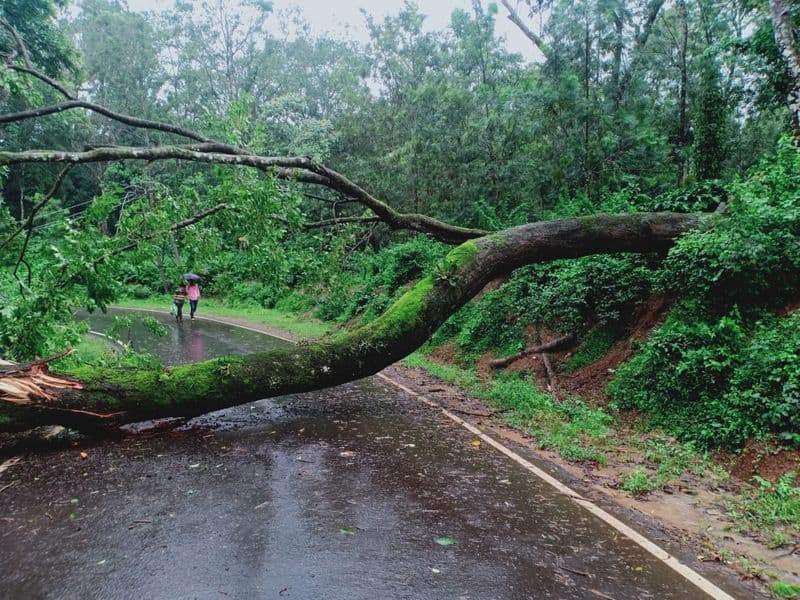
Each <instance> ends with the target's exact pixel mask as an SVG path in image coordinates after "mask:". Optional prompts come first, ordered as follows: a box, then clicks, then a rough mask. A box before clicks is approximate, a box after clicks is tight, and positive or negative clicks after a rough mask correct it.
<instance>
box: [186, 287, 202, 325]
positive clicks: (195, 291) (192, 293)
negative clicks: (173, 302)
mask: <svg viewBox="0 0 800 600" xmlns="http://www.w3.org/2000/svg"><path fill="white" fill-rule="evenodd" d="M186 297H187V298H189V317H190V318H191V319H192V320H194V313H195V312H196V311H197V301H198V300H200V286H199V285H197V282H196V281H190V282H189V283H188V284H187V285H186Z"/></svg>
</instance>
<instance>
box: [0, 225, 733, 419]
mask: <svg viewBox="0 0 800 600" xmlns="http://www.w3.org/2000/svg"><path fill="white" fill-rule="evenodd" d="M715 218H719V217H718V216H714V215H687V214H677V213H644V214H636V213H628V214H621V215H595V216H591V217H581V218H573V219H565V220H561V221H550V222H541V223H532V224H528V225H522V226H519V227H513V228H510V229H506V230H504V231H501V232H498V233H495V234H492V235H489V236H486V237H482V238H479V239H476V240H470V241H468V242H465V243H464V244H462V245H460V246H458V247H456V248H455V249H454V250H452V251H451V252H450V254H448V255H447V257H446V258H445V259H444V261H443V262H442V263H441V264H440V265H439V266H438V267H437V269H436V270H435V272H434V273H433V274H431V275H428V276H427V277H425V278H424V279H422V280H421V281H420V282H419V283H417V284H416V286H414V287H413V288H411V289H410V290H409V291H408V292H406V294H405V295H403V296H402V297H401V298H400V299H399V300H398V301H397V302H396V303H395V304H394V305H392V306H391V307H390V308H389V309H388V310H387V311H386V312H385V313H384V314H383V315H381V316H380V317H379V318H378V319H377V320H375V321H373V322H372V323H370V324H368V325H366V326H364V327H360V328H358V329H356V330H354V331H352V332H349V333H346V334H343V335H340V336H339V337H336V338H333V339H330V340H325V341H321V342H317V343H305V344H300V345H298V346H296V347H293V348H289V349H280V350H271V351H267V352H259V353H255V354H251V355H247V356H228V357H223V358H216V359H213V360H209V361H205V362H202V363H194V364H189V365H182V366H178V367H174V368H169V369H165V370H144V369H143V370H121V369H111V368H99V367H91V366H86V367H82V368H80V369H77V370H76V371H74V372H73V373H71V374H69V375H67V374H61V375H52V374H48V373H46V372H45V371H44V370H43V368H42V367H40V366H37V367H36V368H34V369H29V370H22V371H18V372H16V373H12V374H9V373H6V374H5V375H4V376H2V377H0V431H13V430H22V429H27V428H31V427H33V426H38V425H45V424H61V425H66V426H69V427H73V428H77V429H81V430H85V431H96V430H97V429H99V428H103V427H110V426H117V425H120V424H124V423H131V422H137V421H142V420H146V419H153V418H159V417H189V416H194V415H199V414H202V413H206V412H210V411H213V410H217V409H221V408H226V407H229V406H234V405H237V404H242V403H245V402H249V401H252V400H256V399H260V398H267V397H272V396H280V395H283V394H289V393H296V392H304V391H310V390H315V389H320V388H324V387H328V386H332V385H337V384H341V383H345V382H347V381H352V380H355V379H359V378H361V377H365V376H367V375H372V374H374V373H376V372H378V371H380V370H381V369H383V368H384V367H386V366H388V365H390V364H392V363H393V362H395V361H397V360H399V359H401V358H403V357H404V356H406V355H408V354H409V353H411V352H412V351H413V350H415V349H416V348H418V347H419V346H421V345H422V344H423V343H424V342H425V341H426V340H428V339H429V338H430V336H431V335H432V334H433V332H434V331H436V329H437V328H438V327H439V326H440V325H441V324H442V323H443V322H444V321H445V320H446V319H447V318H448V317H449V316H450V315H451V314H453V313H454V312H455V311H456V310H458V309H459V308H460V307H461V306H463V305H464V304H465V303H466V302H468V301H469V300H470V299H471V298H472V297H474V296H475V294H477V293H478V292H479V291H480V290H481V289H482V288H483V287H484V286H485V285H486V284H487V283H488V282H489V281H491V280H492V279H494V278H496V277H498V276H501V275H505V274H508V273H510V272H511V271H513V270H514V269H516V268H518V267H520V266H523V265H527V264H531V263H536V262H543V261H550V260H555V259H560V258H572V257H579V256H586V255H589V254H606V253H616V252H654V251H665V250H666V249H667V248H669V247H670V246H671V245H672V244H673V243H674V240H675V238H676V237H678V236H680V235H681V234H683V233H685V232H686V231H688V230H690V229H692V228H694V227H696V226H697V225H698V224H699V223H700V222H701V221H705V220H712V219H715Z"/></svg>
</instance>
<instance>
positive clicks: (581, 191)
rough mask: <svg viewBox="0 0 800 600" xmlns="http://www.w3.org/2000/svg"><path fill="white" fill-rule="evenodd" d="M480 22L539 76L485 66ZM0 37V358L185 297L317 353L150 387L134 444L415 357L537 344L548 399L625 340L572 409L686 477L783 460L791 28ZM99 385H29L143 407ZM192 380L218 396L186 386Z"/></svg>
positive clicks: (571, 16) (117, 6) (198, 30)
mask: <svg viewBox="0 0 800 600" xmlns="http://www.w3.org/2000/svg"><path fill="white" fill-rule="evenodd" d="M505 18H510V19H511V20H512V21H513V22H514V23H515V24H516V25H517V26H518V27H519V28H520V29H521V30H522V31H523V32H524V33H525V35H526V36H527V37H528V38H529V39H530V41H531V44H532V45H534V46H535V47H536V49H537V50H538V53H539V54H540V55H541V59H540V60H537V61H534V62H527V61H525V60H523V58H522V57H521V56H519V55H517V54H513V53H509V52H508V51H507V50H506V49H505V46H504V43H503V40H502V39H500V38H498V36H497V35H496V33H495V24H496V22H497V20H498V19H505ZM0 25H2V35H0V53H2V56H3V61H4V62H3V67H2V68H0V132H1V133H0V136H1V137H0V140H2V142H1V143H2V152H0V176H2V202H1V203H0V254H2V268H0V294H1V296H0V297H1V298H2V306H1V307H0V356H2V357H3V358H5V359H8V360H13V361H20V362H26V361H31V360H33V359H34V358H35V357H46V356H52V355H54V354H57V353H60V352H63V351H64V350H66V349H68V348H71V347H74V346H75V345H76V344H78V343H79V341H80V340H81V338H82V336H83V335H84V334H85V331H84V328H85V325H82V324H81V323H78V322H76V321H74V319H73V313H74V311H75V310H76V309H79V308H82V307H83V308H87V309H89V310H95V309H100V310H102V309H105V307H106V306H108V305H109V304H111V303H114V302H116V301H120V299H123V298H126V297H132V298H139V299H142V298H148V297H159V298H160V297H162V296H160V295H162V294H165V293H170V292H171V291H172V289H173V288H174V286H175V285H176V284H177V282H179V281H180V279H181V274H182V273H184V272H186V271H187V270H193V271H196V272H197V273H200V274H201V275H202V277H203V282H204V293H205V294H206V295H207V296H215V297H217V298H219V299H221V301H223V302H225V303H228V304H229V305H251V306H260V307H268V308H277V309H279V310H281V311H290V312H299V313H304V314H307V315H313V316H314V317H316V318H318V319H322V320H325V321H330V322H334V323H337V324H339V326H340V328H341V329H342V330H343V332H342V333H340V334H339V335H334V336H333V337H332V338H331V340H332V341H329V342H326V343H325V344H323V347H320V346H315V345H309V346H307V347H304V348H305V350H304V351H307V356H306V355H304V356H303V357H302V358H298V356H299V355H298V354H295V355H294V356H295V358H294V359H291V360H289V359H287V357H286V356H283V357H276V356H272V355H270V356H267V357H260V358H259V359H258V360H257V361H255V362H252V363H248V364H247V365H244V364H243V363H242V364H234V365H233V366H231V364H229V363H226V364H221V363H219V362H216V363H210V366H207V369H209V371H207V372H201V371H198V370H197V369H195V370H194V371H191V373H189V372H187V373H184V374H183V375H181V374H178V373H175V374H174V376H173V380H174V381H175V382H178V381H180V382H182V383H185V379H184V378H185V377H188V378H189V379H190V380H191V381H192V382H193V383H192V384H191V385H190V386H189V392H190V396H191V397H186V398H173V400H175V406H173V407H172V408H170V409H169V410H162V411H161V412H158V414H160V415H161V414H183V413H185V412H187V411H188V412H190V413H197V412H202V411H203V410H208V409H210V408H213V407H215V406H218V405H219V403H218V398H219V396H221V395H226V394H227V395H230V392H231V390H234V391H236V392H237V393H239V394H241V398H246V397H259V394H264V395H266V394H265V390H266V389H267V387H268V388H269V390H268V391H269V393H278V392H280V391H287V390H289V391H291V390H295V389H308V388H311V387H314V386H317V387H318V386H320V385H329V384H332V383H337V382H339V381H343V380H346V379H349V378H352V377H357V376H361V375H363V374H366V373H367V372H374V371H375V370H378V369H379V368H381V367H382V366H383V365H384V363H385V364H388V362H391V361H392V360H397V359H400V358H402V357H403V356H404V355H406V354H408V353H409V352H411V351H412V350H414V349H415V348H416V347H418V346H420V345H421V344H423V343H424V344H426V346H425V348H426V350H425V352H427V353H431V352H434V353H435V352H436V351H437V349H441V348H446V350H447V352H446V353H447V354H449V355H451V361H452V362H454V363H456V364H461V365H462V366H469V365H474V364H475V362H476V361H479V360H481V357H486V356H488V357H490V358H496V357H503V356H506V355H509V354H514V353H517V352H520V351H522V350H523V349H525V348H526V347H530V346H534V347H535V346H537V345H540V344H542V343H547V342H550V341H553V340H562V342H564V343H565V344H568V348H567V350H568V352H566V353H565V352H561V353H560V354H554V355H553V356H554V357H555V358H557V359H558V360H556V370H557V371H558V376H561V377H565V376H566V377H568V376H569V373H571V372H576V371H579V370H580V369H582V368H585V367H586V366H587V365H591V364H593V363H595V362H597V361H599V360H601V359H603V357H605V356H606V355H607V353H608V352H609V351H610V350H611V349H612V348H615V347H617V346H618V345H619V344H620V343H621V342H623V341H624V342H625V343H627V344H628V345H629V346H631V347H632V351H631V353H630V355H629V356H628V355H626V356H625V358H626V360H625V361H622V362H621V363H620V364H618V365H617V364H614V365H613V368H610V369H604V372H605V371H609V375H608V377H607V378H606V379H605V380H603V381H602V386H601V387H600V388H595V389H592V390H591V393H589V394H584V396H585V397H584V399H583V400H580V399H576V398H574V397H573V398H572V399H571V400H570V402H573V403H577V404H570V406H571V407H572V408H570V410H572V411H573V412H574V411H577V410H579V409H578V408H576V406H577V405H578V404H581V403H582V402H588V403H595V402H600V403H601V404H603V405H605V404H606V402H607V401H610V404H608V406H609V407H610V409H611V410H613V411H628V410H631V409H633V410H635V411H637V412H643V413H644V414H646V415H647V417H648V419H649V421H650V422H651V423H653V424H657V425H660V426H662V427H664V428H665V429H666V430H668V431H669V432H671V433H672V434H673V435H675V436H677V437H679V438H680V439H682V440H685V441H689V442H692V443H693V444H695V445H696V447H698V448H707V449H715V448H724V449H728V450H731V449H734V450H735V449H738V448H741V447H742V446H743V445H744V444H746V443H747V442H748V441H749V440H753V439H759V440H764V439H770V440H774V441H775V442H776V443H778V444H781V445H783V446H785V447H796V445H797V444H800V354H799V353H798V348H800V321H798V319H800V317H799V316H798V314H797V312H796V308H797V306H798V301H799V300H800V243H799V242H798V233H800V201H798V196H799V195H800V155H798V152H797V149H796V141H795V140H796V138H795V137H794V135H795V134H796V133H797V131H798V129H800V126H798V119H797V117H798V114H800V111H799V110H798V108H797V107H798V102H797V101H796V100H797V97H798V96H799V95H800V66H798V65H800V60H798V57H799V56H800V54H799V53H800V43H798V40H797V35H798V31H799V27H800V7H798V6H797V5H795V4H794V3H784V2H782V1H781V0H772V1H771V2H770V3H769V4H768V3H767V2H765V1H761V2H756V1H751V0H723V1H720V0H674V1H671V2H665V1H664V0H649V1H638V0H563V1H557V2H556V1H553V2H529V1H523V2H507V1H505V0H503V2H501V4H500V5H497V4H495V3H486V2H482V1H480V0H475V1H474V2H473V6H472V9H471V10H469V11H464V10H456V11H454V12H453V13H452V17H451V21H450V24H449V26H448V27H446V28H444V29H442V30H438V31H432V30H429V29H428V28H426V26H425V15H424V11H423V10H421V9H420V8H419V7H418V6H417V5H415V4H414V3H412V2H408V3H407V4H406V5H405V7H404V8H403V9H402V10H401V11H400V12H399V13H398V14H396V15H395V16H392V17H388V18H385V19H383V20H376V19H373V18H371V17H370V16H368V15H365V18H364V24H363V26H364V27H365V28H367V29H368V31H369V40H370V41H369V42H368V43H366V44H360V43H356V42H353V41H351V40H348V39H346V38H345V37H339V36H335V35H311V33H310V28H309V26H308V24H307V23H305V22H304V20H303V17H302V15H301V14H299V13H297V12H292V11H290V12H283V13H279V12H276V11H273V8H272V6H271V5H270V3H269V2H262V1H255V0H254V1H245V0H241V1H236V0H209V1H206V2H202V3H200V2H197V3H190V2H180V1H179V2H176V3H175V5H174V6H173V7H171V8H168V9H164V10H160V11H158V12H151V13H137V12H132V11H130V10H128V8H127V7H126V5H125V3H124V2H122V1H117V0H84V1H83V2H81V3H80V4H79V6H78V7H70V6H68V3H67V2H66V0H5V1H4V2H3V3H2V6H0ZM287 157H288V158H287ZM468 240H475V241H468ZM462 242H465V243H462ZM454 244H462V245H460V246H457V247H456V249H455V250H452V248H453V246H454ZM476 257H477V258H476ZM473 263H474V264H473ZM472 267H474V268H472ZM487 281H492V283H491V284H490V285H489V286H488V287H486V288H485V289H483V291H482V292H481V289H482V288H484V285H485V284H486V283H487ZM478 292H481V293H478ZM476 295H477V297H476V298H475V299H474V300H470V299H471V298H472V297H473V296H476ZM163 298H167V297H166V296H163ZM164 305H165V307H167V308H168V306H169V300H168V299H166V300H164ZM462 305H463V307H462V308H460V309H459V310H457V311H455V312H453V311H454V310H455V309H458V308H459V307H461V306H462ZM654 305H657V307H658V310H657V312H658V317H657V318H653V319H652V323H650V324H649V325H648V326H647V327H644V326H643V325H642V323H641V321H642V319H641V317H642V315H643V313H645V312H647V311H648V310H650V309H652V307H653V306H654ZM651 312H652V310H651ZM451 313H453V314H451ZM651 316H652V315H651ZM404 320H405V321H409V323H410V324H409V323H406V322H405V321H404ZM416 321H419V322H421V321H424V322H425V323H424V327H423V326H422V325H421V324H419V323H417V325H419V327H416V325H415V322H416ZM442 322H443V325H442V326H441V327H439V324H440V323H442ZM412 325H414V326H415V327H416V329H414V327H412ZM404 328H405V329H404ZM412 330H413V331H412ZM634 334H637V335H635V336H634V338H633V341H630V338H631V336H632V335H634ZM376 336H377V337H376ZM377 338H380V340H379V342H376V339H377ZM564 340H566V341H564ZM320 348H323V349H320ZM354 348H361V350H359V351H358V352H357V351H356V350H354ZM532 350H536V348H532ZM371 354H372V355H378V354H380V355H381V357H382V358H381V360H379V361H377V362H374V364H369V365H365V364H364V363H370V358H369V357H370V355H371ZM109 360H110V359H109ZM126 360H127V361H128V363H126V365H125V367H126V368H120V367H119V365H116V364H110V363H107V362H102V363H101V364H99V365H98V364H92V365H87V364H85V363H82V362H81V361H80V360H79V359H78V358H76V357H74V356H72V357H68V358H67V359H63V360H62V361H61V362H60V363H58V362H57V363H55V365H59V364H60V365H61V367H59V369H60V370H62V371H65V370H66V371H69V372H70V373H72V374H73V375H77V377H78V379H79V380H81V381H83V382H86V381H94V379H95V378H97V379H98V380H102V381H103V382H105V383H104V385H106V384H108V385H111V386H112V387H111V388H109V387H104V388H103V390H104V391H103V392H102V393H101V392H99V391H97V389H95V390H94V391H93V392H92V393H93V394H94V396H93V397H91V398H89V399H94V400H96V401H97V405H96V406H97V407H99V408H98V409H97V410H101V409H103V410H105V409H109V410H110V409H112V408H113V407H114V406H116V405H117V404H116V403H119V402H120V400H119V396H124V397H126V398H128V400H126V402H127V404H125V407H126V409H127V410H132V407H134V406H136V407H142V406H144V405H146V404H147V402H148V398H147V396H148V394H150V395H152V396H158V395H159V394H163V393H164V381H163V380H162V379H153V377H152V376H151V375H142V374H141V373H139V372H138V371H136V373H139V374H138V375H132V374H131V373H132V372H131V371H130V370H129V368H130V367H131V365H132V364H133V365H134V366H139V367H142V368H143V369H145V368H147V367H150V366H152V364H151V362H149V361H148V359H146V358H144V357H138V356H131V357H128V358H127V359H126ZM287 360H289V362H291V364H288V363H287ZM320 361H322V363H326V362H327V363H329V364H330V365H334V369H333V370H334V371H335V373H334V374H333V375H332V376H331V377H327V378H326V376H325V374H324V373H323V371H324V368H323V370H322V371H319V367H320V364H322V363H320ZM337 361H338V362H337ZM381 361H383V362H381ZM387 361H388V362H387ZM265 365H267V366H265ZM336 365H339V367H336ZM268 367H274V368H275V369H278V370H281V374H280V375H279V376H276V375H274V372H273V371H269V368H268ZM325 368H328V365H325ZM220 369H222V370H223V371H224V373H226V374H229V372H230V369H233V370H234V371H235V370H236V369H241V372H239V376H240V377H239V379H240V380H239V381H237V382H236V383H235V385H234V384H233V383H230V382H227V380H226V378H225V377H221V378H220V380H225V385H229V384H230V386H232V387H230V386H229V387H224V386H223V388H220V389H216V388H215V389H213V390H211V389H210V388H208V387H204V385H205V384H206V383H208V381H210V380H212V379H214V373H216V374H218V373H219V370H220ZM225 369H227V370H225ZM315 369H316V370H315ZM548 370H549V369H548ZM534 371H535V369H534ZM144 372H148V373H149V371H146V370H145V371H143V373H144ZM155 372H156V373H157V372H158V371H155ZM198 373H199V375H198ZM315 373H317V375H319V377H316V376H313V375H314V374H315ZM325 373H327V372H325ZM540 375H542V377H539V378H538V379H539V380H540V385H541V387H542V388H543V389H545V388H546V387H547V378H546V377H544V373H543V372H542V373H541V374H540ZM487 376H488V375H487ZM248 377H249V378H251V379H253V378H256V379H258V378H259V377H271V380H270V381H271V383H270V385H271V386H272V387H270V386H267V387H264V385H263V380H259V384H258V385H255V384H253V385H252V386H251V387H252V388H253V389H250V388H248V386H247V385H245V384H243V383H242V381H241V380H245V379H247V378H248ZM496 377H497V378H498V381H502V382H505V383H508V382H509V381H511V379H514V378H522V379H524V380H526V381H527V378H528V375H527V374H526V372H525V369H517V370H516V371H515V373H514V374H512V375H504V374H497V375H496ZM137 378H138V379H137ZM123 379H124V381H123ZM275 380H280V381H279V382H277V383H276V381H275ZM5 381H6V382H8V381H9V380H8V378H6V380H5ZM54 381H55V380H54ZM108 382H112V383H110V384H109V383H108ZM301 382H302V384H301ZM39 383H41V381H40V382H39ZM606 384H607V386H606ZM0 385H3V386H5V385H12V384H7V383H0ZM77 385H78V384H76V386H77ZM131 385H135V386H136V387H137V392H136V393H135V394H134V393H132V392H130V390H129V389H128V387H126V386H131ZM180 385H181V384H180V383H175V389H173V387H172V384H170V385H169V386H167V387H168V388H169V392H168V393H175V394H177V395H181V394H182V393H183V395H185V392H180V391H177V390H178V388H180ZM209 385H210V384H209ZM214 385H216V384H214ZM248 385H249V384H248ZM43 386H44V387H42V388H41V389H48V388H47V382H45V383H44V384H43ZM113 386H117V387H113ZM245 388H247V389H245ZM4 389H5V388H4ZM109 389H112V390H114V389H116V390H117V392H116V396H117V397H116V398H114V397H113V396H114V393H113V392H109V391H108V390H109ZM159 390H160V391H159ZM6 391H8V390H6ZM18 391H19V390H18V389H17V390H12V391H11V392H8V397H7V398H6V400H7V402H6V404H8V406H9V407H10V408H7V409H6V412H4V413H3V414H2V415H0V418H1V419H2V422H3V423H4V424H5V425H6V426H7V427H8V428H20V427H24V426H29V425H31V424H36V423H39V422H62V423H66V424H69V423H71V422H72V421H73V420H75V419H74V417H75V414H77V413H69V414H67V412H63V411H70V410H72V408H74V405H72V404H69V402H73V403H74V402H78V400H81V401H82V402H85V401H86V400H87V397H89V396H91V394H88V393H87V394H85V395H84V397H83V398H82V399H80V398H79V399H75V398H72V399H71V400H68V405H69V406H70V407H72V408H65V409H63V411H57V414H56V415H54V414H53V412H54V411H49V412H48V411H47V410H43V409H42V408H41V406H38V405H37V410H35V411H30V410H28V408H30V407H29V406H27V405H28V404H30V403H31V400H30V398H27V397H25V398H23V399H21V397H18V396H15V395H14V394H15V393H17V392H18ZM551 391H553V392H555V391H556V390H555V389H554V388H553V389H551ZM562 391H563V390H562ZM566 391H567V392H569V391H570V390H566ZM71 393H74V390H73V391H72V392H71ZM568 395H570V396H572V394H568ZM579 395H580V394H579ZM156 402H157V403H158V405H159V406H162V407H163V406H164V404H165V403H166V402H167V401H165V399H164V398H163V397H161V398H158V399H157V400H156ZM228 402H229V403H230V401H228ZM215 403H216V404H215ZM34 404H36V402H34ZM23 406H24V408H25V409H24V410H21V408H20V407H23ZM82 407H83V408H85V405H82ZM151 409H152V407H149V408H148V409H147V410H144V409H143V410H142V412H141V413H136V411H132V414H133V415H134V416H142V415H152V414H156V413H154V412H153V411H152V410H151ZM605 410H608V408H606V409H605ZM148 411H149V412H148ZM18 412H22V413H24V415H22V416H21V415H19V414H17V413H18ZM86 412H88V411H83V413H86ZM156 412H157V411H156ZM29 413H32V414H34V415H35V416H33V417H32V416H31V414H29ZM45 413H47V414H45ZM83 413H82V414H83Z"/></svg>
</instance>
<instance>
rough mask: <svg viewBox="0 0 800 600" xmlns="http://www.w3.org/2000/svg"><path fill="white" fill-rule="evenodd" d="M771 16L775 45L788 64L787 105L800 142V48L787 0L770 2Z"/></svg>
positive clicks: (794, 130) (793, 127) (795, 133)
mask: <svg viewBox="0 0 800 600" xmlns="http://www.w3.org/2000/svg"><path fill="white" fill-rule="evenodd" d="M769 14H770V18H771V19H772V27H773V29H774V31H775V43H776V44H777V45H778V50H779V51H780V53H781V56H782V57H783V60H784V63H785V64H786V73H787V75H788V76H789V92H788V94H787V96H786V104H787V106H788V108H789V118H790V119H791V123H792V132H793V133H794V137H795V140H800V47H798V43H797V36H796V35H795V31H794V27H792V21H791V18H790V14H789V6H788V4H787V3H786V0H770V1H769Z"/></svg>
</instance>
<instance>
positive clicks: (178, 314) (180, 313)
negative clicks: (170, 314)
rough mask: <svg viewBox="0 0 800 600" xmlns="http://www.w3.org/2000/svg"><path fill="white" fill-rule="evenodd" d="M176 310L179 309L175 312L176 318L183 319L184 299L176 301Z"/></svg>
mask: <svg viewBox="0 0 800 600" xmlns="http://www.w3.org/2000/svg"><path fill="white" fill-rule="evenodd" d="M175 310H176V311H177V312H176V313H175V318H176V319H178V321H183V301H180V302H179V301H177V300H176V301H175Z"/></svg>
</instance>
